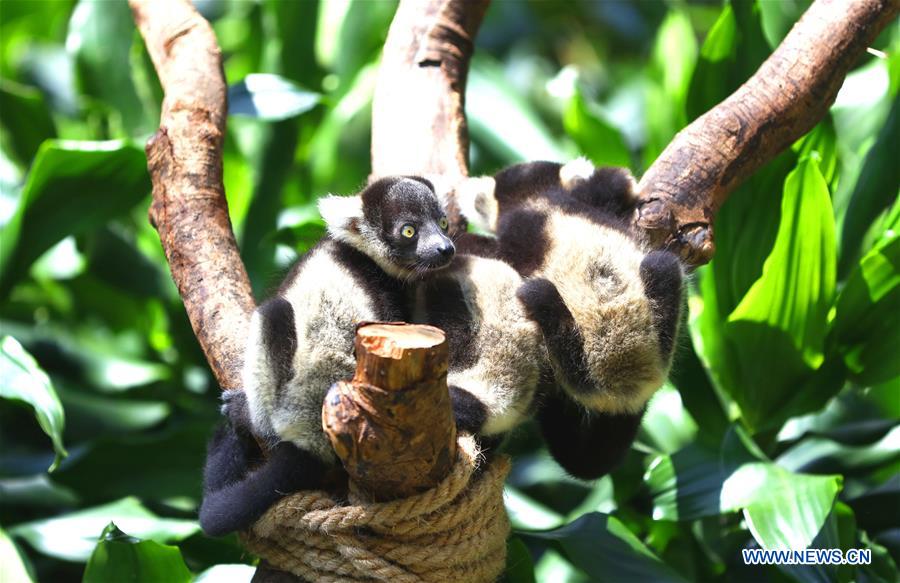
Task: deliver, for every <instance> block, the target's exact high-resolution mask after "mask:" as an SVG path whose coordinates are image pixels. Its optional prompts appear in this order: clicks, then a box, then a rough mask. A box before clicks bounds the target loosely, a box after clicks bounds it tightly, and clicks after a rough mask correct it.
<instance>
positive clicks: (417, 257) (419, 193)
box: [319, 177, 456, 277]
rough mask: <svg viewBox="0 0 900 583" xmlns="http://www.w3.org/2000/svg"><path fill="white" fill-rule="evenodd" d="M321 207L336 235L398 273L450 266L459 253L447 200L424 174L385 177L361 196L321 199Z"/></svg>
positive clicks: (385, 268) (332, 232) (422, 272)
mask: <svg viewBox="0 0 900 583" xmlns="http://www.w3.org/2000/svg"><path fill="white" fill-rule="evenodd" d="M319 211H320V212H321V213H322V217H323V218H324V219H325V223H326V224H327V226H328V232H329V233H330V234H331V236H332V237H334V238H335V239H337V240H339V241H343V242H345V243H348V244H350V245H352V246H353V247H355V248H356V249H358V250H359V251H361V252H362V253H365V254H366V255H368V256H369V257H371V258H372V259H374V260H375V261H376V262H377V263H378V264H379V266H380V267H381V268H382V269H384V270H385V271H386V272H388V273H389V274H390V275H393V276H395V277H407V276H410V275H423V274H425V273H427V272H429V271H432V270H435V269H440V268H442V267H446V266H447V265H449V264H450V261H451V260H452V259H453V255H454V254H455V253H456V248H455V247H454V245H453V241H451V240H450V238H449V237H448V236H447V229H448V227H449V223H448V222H447V215H446V212H445V211H444V208H443V204H442V203H441V200H440V199H439V198H438V196H437V194H435V191H434V189H433V187H432V185H431V183H430V182H428V181H427V180H425V179H423V178H419V177H388V178H382V179H380V180H377V181H375V182H373V183H372V184H370V185H369V186H368V187H367V188H366V189H365V190H363V192H362V193H361V194H359V195H357V196H350V197H344V196H329V197H325V198H322V199H320V200H319Z"/></svg>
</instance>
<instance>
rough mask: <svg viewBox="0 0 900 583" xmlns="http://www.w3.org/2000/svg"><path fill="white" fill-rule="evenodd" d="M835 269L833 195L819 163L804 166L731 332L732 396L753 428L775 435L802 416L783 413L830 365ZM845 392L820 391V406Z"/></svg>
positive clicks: (792, 177) (793, 177)
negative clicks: (796, 390)
mask: <svg viewBox="0 0 900 583" xmlns="http://www.w3.org/2000/svg"><path fill="white" fill-rule="evenodd" d="M835 269H836V258H835V233H834V216H833V211H832V208H831V198H830V197H829V194H828V187H827V185H826V183H825V180H824V178H823V177H822V174H821V172H820V171H819V167H818V164H817V163H816V161H815V160H813V159H807V160H803V161H801V162H800V163H799V164H798V166H797V168H796V169H795V170H794V171H793V172H791V173H790V174H789V175H788V177H787V180H786V181H785V185H784V196H783V199H782V205H781V221H780V223H779V226H778V233H777V236H776V239H775V245H774V247H773V249H772V252H771V253H770V254H769V257H768V258H767V259H766V261H765V264H764V265H763V272H762V276H761V277H760V278H759V279H758V280H757V281H756V282H755V283H754V284H753V285H752V286H751V287H750V290H749V291H748V292H747V294H746V295H745V296H744V298H743V299H742V300H741V302H740V304H738V306H737V307H736V308H735V309H734V311H733V312H732V313H731V315H730V316H729V317H728V321H727V323H726V325H725V334H726V335H727V336H728V337H730V339H731V340H732V341H733V343H734V346H735V351H736V355H737V356H738V359H739V360H738V362H740V368H739V369H738V372H739V374H740V378H739V380H738V381H737V383H738V384H737V385H735V386H731V387H727V388H728V390H729V391H730V392H731V395H732V397H734V399H735V400H736V401H737V403H738V405H739V406H740V408H741V411H742V413H743V415H744V417H745V419H746V420H747V422H748V423H749V424H750V425H751V427H754V428H756V429H761V428H763V427H777V426H779V425H780V424H781V422H783V421H784V420H785V419H786V418H787V414H789V413H792V414H796V413H798V412H803V411H788V410H787V409H785V408H784V407H783V406H784V404H785V403H786V402H787V401H788V400H789V397H790V395H791V394H792V393H791V388H792V387H795V386H796V385H797V383H802V382H803V381H804V380H805V379H807V378H809V376H810V375H811V373H812V372H813V371H814V370H815V369H816V368H818V367H819V366H821V365H822V363H823V361H824V340H825V329H826V320H827V315H828V310H829V308H830V307H831V303H832V299H833V296H834V290H835V279H836V274H835ZM759 362H766V363H768V366H766V367H759V366H758V363H759ZM839 388H840V385H838V386H837V387H834V386H832V385H822V386H821V387H820V388H819V390H820V391H821V392H822V393H823V394H822V395H819V397H821V398H820V399H819V400H820V402H821V403H824V402H825V401H826V400H827V399H828V398H830V397H831V396H832V395H833V392H832V391H835V392H836V390H837V389H839ZM826 392H827V393H828V394H825V393H826Z"/></svg>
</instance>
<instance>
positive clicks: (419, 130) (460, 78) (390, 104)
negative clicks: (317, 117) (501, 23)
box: [372, 0, 490, 227]
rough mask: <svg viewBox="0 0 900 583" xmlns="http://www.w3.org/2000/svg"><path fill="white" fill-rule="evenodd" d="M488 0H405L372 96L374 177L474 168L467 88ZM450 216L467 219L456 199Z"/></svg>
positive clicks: (453, 177) (462, 173)
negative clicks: (471, 160) (471, 157)
mask: <svg viewBox="0 0 900 583" xmlns="http://www.w3.org/2000/svg"><path fill="white" fill-rule="evenodd" d="M489 3H490V0H401V1H400V5H399V6H398V7H397V13H396V14H395V15H394V20H393V22H392V23H391V29H390V31H389V32H388V37H387V41H386V42H385V45H384V55H383V58H382V62H381V67H380V69H379V71H378V81H377V84H376V86H375V97H374V101H373V104H372V179H375V178H380V177H383V176H390V175H395V174H417V175H427V174H437V175H440V176H442V178H443V179H444V180H446V181H447V182H448V183H449V184H451V185H455V184H457V183H458V182H459V181H460V180H462V179H464V178H465V177H467V176H468V174H469V163H468V159H469V132H468V126H467V125H466V114H465V91H466V76H467V75H468V72H469V59H470V58H471V56H472V52H473V51H474V48H475V45H474V39H475V35H476V33H477V32H478V27H479V26H480V25H481V21H482V19H483V18H484V13H485V11H486V10H487V7H488V4H489ZM450 206H451V208H450V213H449V214H450V220H451V222H452V223H453V224H454V225H455V226H457V227H459V226H460V225H461V224H464V223H463V221H464V219H462V217H461V216H460V215H459V211H458V209H457V208H456V205H455V204H453V202H452V199H451V205H450Z"/></svg>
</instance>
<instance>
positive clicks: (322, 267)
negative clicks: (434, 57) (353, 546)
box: [200, 177, 548, 535]
mask: <svg viewBox="0 0 900 583" xmlns="http://www.w3.org/2000/svg"><path fill="white" fill-rule="evenodd" d="M319 207H320V211H321V213H322V216H323V218H324V219H325V222H326V225H327V227H328V236H327V238H326V239H324V240H323V241H322V242H321V243H320V244H319V245H317V246H316V247H315V248H313V249H312V250H311V251H310V252H309V253H307V254H306V255H305V256H304V257H302V258H301V259H300V261H299V262H298V263H297V264H296V265H295V266H294V268H293V269H292V270H291V272H290V274H289V275H288V277H287V279H286V280H285V281H284V283H283V284H282V285H281V287H280V288H279V290H278V292H277V293H276V294H275V296H274V297H272V298H271V299H269V300H267V301H266V302H264V303H263V304H262V305H260V307H259V308H257V310H256V311H255V313H254V315H253V317H252V319H251V325H250V334H249V338H248V342H247V350H246V353H245V364H244V369H243V375H242V376H243V378H242V381H243V385H244V386H243V389H244V390H243V391H227V392H226V393H225V395H224V398H225V400H226V404H225V406H224V408H223V412H224V413H225V414H226V416H227V417H228V418H229V419H230V421H231V424H230V426H226V427H225V428H223V429H221V430H219V432H217V433H216V435H215V436H214V437H213V439H212V441H211V442H210V447H209V454H208V457H207V465H206V470H205V494H204V499H203V503H202V505H201V508H200V524H201V526H202V527H203V530H204V531H205V532H206V533H207V534H211V535H220V534H224V533H227V532H230V531H232V530H240V529H245V528H247V527H249V526H250V525H251V524H252V523H253V522H254V521H255V520H256V519H258V518H259V516H261V515H262V513H263V512H265V510H266V509H268V508H269V506H271V505H272V504H273V503H274V502H275V501H277V500H278V498H280V497H281V496H282V495H284V494H286V493H290V492H293V491H296V490H300V489H312V488H317V487H320V486H321V485H322V478H323V476H324V475H325V473H326V471H327V470H328V469H329V468H330V467H333V466H334V465H335V463H336V460H335V457H334V454H333V452H332V450H331V446H330V444H329V443H328V439H327V437H326V436H325V435H324V433H323V431H322V428H321V409H322V401H323V400H324V397H325V393H326V392H327V390H328V388H329V387H330V386H331V385H332V383H334V382H336V381H338V380H342V379H346V378H349V377H351V376H352V374H353V370H354V368H355V365H354V359H353V337H354V332H355V329H356V324H357V323H359V322H362V321H399V320H406V321H416V322H421V323H429V324H433V325H436V326H439V327H441V328H442V329H444V330H445V332H446V333H447V340H448V343H449V348H450V363H449V371H448V386H449V388H450V395H451V401H452V404H453V411H454V416H455V419H456V423H457V428H458V429H459V430H460V431H463V432H468V433H472V434H475V435H477V436H478V437H479V439H481V440H482V442H483V444H484V445H485V447H488V448H492V447H494V446H495V445H496V444H497V443H498V442H499V441H500V439H501V438H502V436H503V435H504V434H505V433H506V432H508V431H509V430H510V429H511V428H512V427H514V426H515V425H516V424H517V423H519V422H520V421H521V420H523V419H524V418H525V417H526V416H527V415H529V414H530V413H531V412H532V406H531V405H532V399H533V396H534V393H535V391H536V387H537V385H538V382H539V379H540V376H541V371H542V370H546V369H547V368H548V364H547V356H546V350H545V348H544V346H543V339H542V337H541V333H540V330H539V328H538V326H537V324H536V323H535V322H533V321H532V320H530V319H529V318H528V316H527V314H526V312H525V307H524V305H523V304H522V303H521V302H519V301H518V300H517V299H516V297H515V293H516V290H517V289H518V288H519V287H520V286H521V284H522V278H521V277H520V276H519V275H518V273H517V272H516V271H515V270H514V269H512V268H511V267H510V266H509V265H507V264H505V263H503V262H502V261H499V260H496V259H489V258H483V257H477V256H459V257H457V258H456V259H455V260H454V261H453V262H452V265H450V263H451V259H452V257H453V254H454V253H453V252H454V246H453V243H452V241H451V240H450V239H449V238H448V236H447V230H448V224H447V219H446V216H445V214H444V209H443V205H442V201H441V198H440V197H439V196H438V195H437V194H436V193H435V191H434V188H433V186H432V184H431V182H430V181H428V180H425V179H422V178H416V177H407V178H387V179H382V180H380V181H378V182H375V183H373V184H372V185H371V186H369V187H368V188H366V189H365V190H364V191H363V192H362V193H361V194H360V195H358V196H354V197H327V198H324V199H321V200H320V203H319ZM251 434H252V435H256V436H259V437H262V438H263V439H264V440H265V441H266V442H268V445H269V446H270V448H271V451H270V453H269V455H268V457H266V458H265V459H263V458H262V457H261V454H260V451H259V449H258V447H256V445H255V442H254V441H253V438H252V435H251ZM256 464H259V465H258V467H257V468H256V469H253V470H250V469H249V468H251V467H253V466H254V465H256Z"/></svg>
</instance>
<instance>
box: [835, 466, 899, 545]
mask: <svg viewBox="0 0 900 583" xmlns="http://www.w3.org/2000/svg"><path fill="white" fill-rule="evenodd" d="M847 504H849V505H850V506H851V507H852V508H853V511H854V512H855V513H856V516H857V517H858V519H859V524H860V527H861V528H863V529H865V530H867V531H868V532H881V531H883V530H887V529H890V528H895V527H896V526H897V518H896V516H894V515H892V514H891V513H889V512H884V509H885V508H900V473H895V474H894V475H893V477H891V478H889V479H888V481H887V482H885V483H884V484H880V485H878V486H876V487H874V488H869V489H867V490H866V491H864V492H862V493H859V494H856V495H853V496H849V497H848V498H847Z"/></svg>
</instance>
